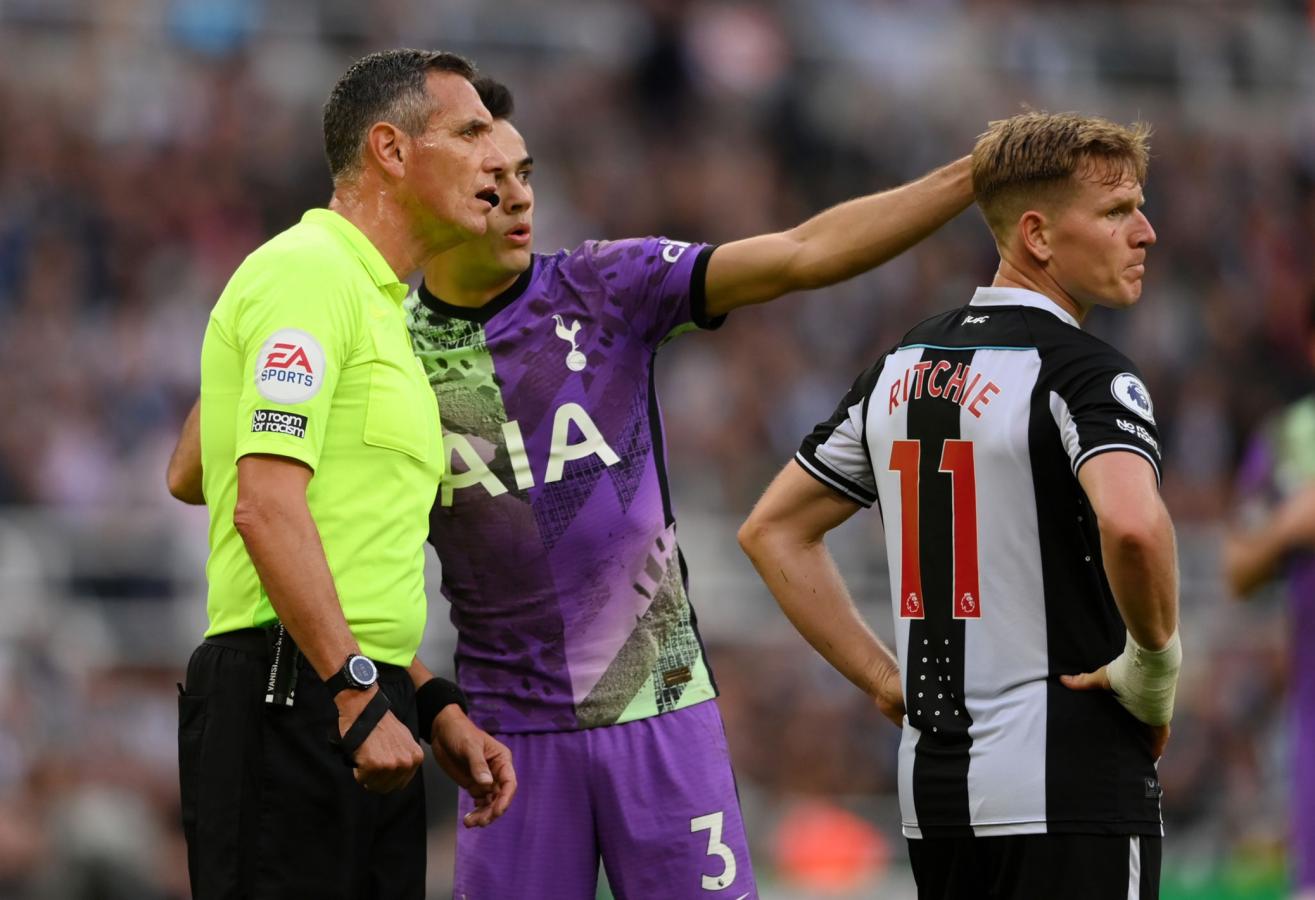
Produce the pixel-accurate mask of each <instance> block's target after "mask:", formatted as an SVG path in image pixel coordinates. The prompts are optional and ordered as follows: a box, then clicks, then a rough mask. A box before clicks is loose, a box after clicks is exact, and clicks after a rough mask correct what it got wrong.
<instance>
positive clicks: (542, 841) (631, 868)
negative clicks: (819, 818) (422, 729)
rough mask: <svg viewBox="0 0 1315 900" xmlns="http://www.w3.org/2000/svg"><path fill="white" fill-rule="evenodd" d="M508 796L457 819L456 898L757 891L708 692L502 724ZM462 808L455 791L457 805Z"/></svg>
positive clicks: (674, 898) (583, 899) (669, 899)
mask: <svg viewBox="0 0 1315 900" xmlns="http://www.w3.org/2000/svg"><path fill="white" fill-rule="evenodd" d="M498 739H499V740H501V741H502V742H503V743H505V744H506V745H507V746H508V747H510V748H511V752H512V759H513V761H514V763H515V765H516V780H517V784H518V786H517V789H516V799H515V800H513V801H512V804H511V808H510V809H508V810H507V813H506V815H504V816H503V817H502V818H501V819H499V820H498V821H496V822H494V823H493V824H492V825H490V826H489V827H487V828H475V829H470V828H458V834H457V866H456V878H455V884H456V887H455V889H454V891H453V896H454V898H456V900H527V898H531V897H532V898H535V900H594V897H595V895H596V893H597V890H598V861H599V859H600V858H601V859H602V862H603V865H604V866H605V867H606V869H607V880H608V883H609V884H610V885H611V888H612V892H613V893H614V894H615V895H616V897H617V900H648V898H662V900H682V898H686V897H688V898H700V900H721V898H725V900H749V898H757V896H758V888H757V886H756V885H755V884H754V880H753V869H752V867H751V865H750V863H749V846H748V843H747V841H746V840H745V837H744V819H743V818H742V817H741V815H740V804H739V798H738V796H737V794H736V790H735V778H734V776H733V775H732V773H731V760H730V753H729V752H728V750H727V748H726V732H725V731H724V730H723V728H722V724H721V714H720V713H719V712H718V711H717V704H716V703H715V702H713V701H708V702H706V703H699V704H697V705H695V706H690V707H687V708H685V709H681V710H677V711H675V712H671V713H665V714H663V715H660V716H654V717H652V718H649V719H640V720H638V721H635V722H627V723H626V724H624V725H608V726H604V727H601V728H592V729H588V730H586V731H566V732H558V733H546V734H508V735H499V736H498ZM470 809H471V802H470V798H469V797H468V796H467V795H466V794H465V793H464V792H463V793H462V794H461V803H460V808H459V810H458V814H459V815H461V816H464V815H465V814H466V813H467V812H469V811H470Z"/></svg>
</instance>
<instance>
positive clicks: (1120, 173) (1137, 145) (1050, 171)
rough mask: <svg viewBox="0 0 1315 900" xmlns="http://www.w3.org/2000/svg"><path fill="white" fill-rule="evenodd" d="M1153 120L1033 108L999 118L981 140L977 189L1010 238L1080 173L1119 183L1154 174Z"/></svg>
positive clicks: (991, 218) (995, 229) (991, 221)
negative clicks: (1128, 121) (1150, 169)
mask: <svg viewBox="0 0 1315 900" xmlns="http://www.w3.org/2000/svg"><path fill="white" fill-rule="evenodd" d="M1150 134H1151V129H1150V126H1149V125H1147V124H1145V123H1143V122H1138V123H1136V124H1134V125H1130V126H1125V125H1119V124H1117V123H1115V122H1111V121H1109V120H1108V119H1102V118H1100V117H1099V116H1081V115H1078V114H1077V113H1047V112H1035V111H1029V112H1025V113H1020V114H1019V115H1016V116H1011V117H1010V118H1008V119H1000V120H998V121H995V122H991V123H990V124H989V125H988V126H987V129H986V131H985V132H984V133H983V134H982V135H981V136H980V137H978V138H977V143H976V145H974V146H973V157H972V158H973V194H974V195H975V197H976V199H977V205H978V206H979V207H981V210H982V214H983V215H984V216H986V224H987V225H988V226H990V228H991V232H992V233H993V234H994V235H995V237H996V239H997V240H998V241H1001V242H1004V241H1006V240H1007V239H1008V234H1009V232H1010V230H1012V228H1013V227H1014V225H1015V224H1016V223H1017V222H1018V218H1019V216H1021V215H1022V214H1023V213H1024V212H1026V211H1027V210H1028V209H1031V208H1034V207H1035V206H1036V205H1037V203H1038V202H1040V203H1046V202H1049V203H1051V204H1053V203H1055V202H1056V201H1062V200H1063V197H1064V194H1066V193H1067V192H1068V191H1067V189H1069V188H1071V187H1073V181H1074V179H1075V177H1076V178H1084V179H1090V180H1094V181H1096V182H1098V183H1100V184H1108V185H1116V184H1122V183H1123V182H1125V181H1128V180H1130V179H1131V180H1134V181H1136V182H1137V183H1138V184H1143V183H1145V181H1146V168H1147V165H1148V163H1149V161H1150V143H1149V138H1150Z"/></svg>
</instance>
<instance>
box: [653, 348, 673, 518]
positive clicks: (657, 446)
mask: <svg viewBox="0 0 1315 900" xmlns="http://www.w3.org/2000/svg"><path fill="white" fill-rule="evenodd" d="M648 427H649V435H650V438H651V441H650V442H651V443H652V444H653V469H654V471H656V472H657V477H658V488H659V489H660V490H661V491H662V523H663V524H664V525H666V526H667V527H668V528H670V527H671V526H672V525H674V524H675V523H676V513H675V511H674V510H673V509H672V508H671V485H670V484H668V483H667V439H666V437H665V436H664V435H663V434H662V410H661V408H660V407H659V406H658V395H657V353H656V352H655V353H654V354H653V355H652V356H650V357H649V360H648Z"/></svg>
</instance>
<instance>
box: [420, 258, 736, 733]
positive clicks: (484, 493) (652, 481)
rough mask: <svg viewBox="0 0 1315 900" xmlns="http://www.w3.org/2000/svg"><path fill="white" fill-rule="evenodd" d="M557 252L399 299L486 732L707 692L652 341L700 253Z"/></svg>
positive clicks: (468, 686) (684, 319)
mask: <svg viewBox="0 0 1315 900" xmlns="http://www.w3.org/2000/svg"><path fill="white" fill-rule="evenodd" d="M712 249H713V248H711V247H709V246H706V245H690V244H687V243H684V242H680V241H671V240H666V239H659V238H644V239H636V240H624V241H611V242H605V241H604V242H592V241H591V242H588V243H585V244H583V245H582V246H580V247H579V248H578V249H576V250H574V251H571V252H567V251H560V252H558V253H556V254H554V255H551V256H545V255H537V254H536V255H535V256H534V258H533V264H532V265H531V267H530V269H529V270H528V271H527V272H526V273H525V274H524V275H522V276H521V277H520V278H519V279H518V280H517V281H516V283H515V284H514V285H513V286H512V287H511V288H509V289H508V290H507V291H506V292H504V293H503V294H501V295H500V296H498V297H496V298H494V299H493V300H492V301H490V302H489V303H488V304H486V305H485V306H483V307H481V308H479V309H463V308H460V307H454V306H451V305H450V304H446V303H444V302H443V301H441V300H439V299H437V298H435V297H433V296H432V295H431V294H429V292H428V291H427V290H426V289H425V288H424V287H422V288H421V289H420V291H419V292H418V293H417V294H415V295H412V297H411V298H410V300H408V303H407V310H408V326H409V327H410V329H411V335H412V340H413V342H414V344H415V349H416V354H417V355H418V356H419V357H420V360H421V362H422V363H423V364H424V367H425V371H426V372H427V373H428V375H429V381H430V384H431V385H432V386H433V388H434V391H435V393H436V394H437V395H438V402H439V409H440V411H441V414H442V418H443V429H444V441H445V444H446V447H447V451H446V452H447V453H448V455H449V463H450V465H449V467H448V472H449V475H448V476H447V477H446V478H445V479H444V481H443V483H442V485H441V486H440V488H439V495H438V498H437V500H436V501H435V504H434V510H433V513H432V514H431V517H430V542H431V543H432V544H433V545H434V547H435V549H436V550H437V551H438V556H439V559H440V560H441V561H442V564H443V593H444V595H445V596H446V597H447V598H448V600H449V601H451V603H452V623H453V624H454V625H455V626H456V627H457V632H458V641H457V678H458V681H459V682H460V683H461V686H462V688H464V689H465V691H466V693H467V694H468V695H469V697H470V701H471V716H472V717H473V718H474V720H475V721H476V722H477V723H479V725H480V726H481V727H483V728H485V729H486V730H488V731H490V732H495V733H514V732H531V731H570V730H574V729H579V728H592V727H595V726H599V725H610V724H614V723H619V722H628V721H631V720H634V719H641V718H644V717H646V716H653V715H657V714H659V713H663V712H669V711H671V710H675V709H680V708H682V707H686V706H690V705H692V704H694V703H699V702H701V701H704V700H707V699H709V698H711V697H713V696H715V695H716V689H715V686H714V684H713V681H712V676H711V674H710V673H709V671H708V666H707V663H706V661H705V659H704V655H703V647H702V643H701V641H700V639H699V635H698V631H697V629H696V627H695V621H694V614H693V611H692V610H691V608H690V605H689V601H688V598H687V596H686V584H685V575H684V564H683V561H682V560H681V558H680V552H679V550H678V549H677V546H676V531H675V519H674V516H673V515H672V510H671V498H670V496H669V494H668V491H667V484H666V477H667V476H666V466H665V452H666V451H665V447H664V443H663V437H662V421H661V415H660V413H659V411H658V403H657V395H656V392H655V388H654V381H653V357H654V353H655V351H656V350H657V348H658V347H659V346H660V345H661V344H662V343H663V342H664V341H666V340H667V339H668V338H669V337H671V336H672V335H674V334H676V333H678V332H680V331H682V330H685V329H688V328H692V327H695V326H696V325H697V326H707V325H710V324H711V325H713V326H714V327H715V325H716V324H718V323H708V322H706V320H705V316H704V311H703V282H704V273H705V271H706V268H707V260H708V257H709V256H710V255H711V252H712Z"/></svg>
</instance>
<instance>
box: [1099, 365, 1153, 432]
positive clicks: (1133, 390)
mask: <svg viewBox="0 0 1315 900" xmlns="http://www.w3.org/2000/svg"><path fill="white" fill-rule="evenodd" d="M1110 393H1112V394H1113V395H1114V399H1115V400H1117V401H1119V402H1120V403H1122V404H1123V405H1124V406H1126V407H1128V409H1130V410H1132V411H1133V412H1135V413H1136V414H1137V415H1139V416H1141V417H1142V418H1143V419H1145V420H1146V421H1147V422H1150V423H1151V424H1152V425H1154V424H1155V407H1154V406H1153V405H1152V404H1151V392H1150V391H1148V390H1146V385H1144V384H1142V381H1141V379H1140V378H1138V377H1137V376H1136V375H1134V374H1132V373H1131V372H1123V373H1121V374H1119V375H1115V376H1114V380H1113V381H1112V382H1110Z"/></svg>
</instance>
